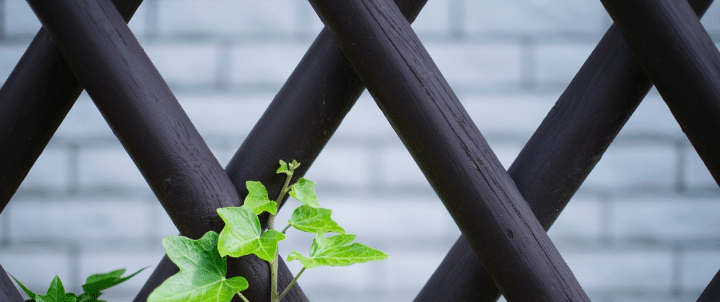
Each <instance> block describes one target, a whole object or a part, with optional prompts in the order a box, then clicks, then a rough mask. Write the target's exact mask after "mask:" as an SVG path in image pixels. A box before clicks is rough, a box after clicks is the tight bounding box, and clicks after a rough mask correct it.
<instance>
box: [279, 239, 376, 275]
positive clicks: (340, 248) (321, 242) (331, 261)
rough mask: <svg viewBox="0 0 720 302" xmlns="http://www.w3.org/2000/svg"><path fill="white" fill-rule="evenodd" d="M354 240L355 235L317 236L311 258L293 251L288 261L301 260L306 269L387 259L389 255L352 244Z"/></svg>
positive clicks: (312, 246) (311, 250)
mask: <svg viewBox="0 0 720 302" xmlns="http://www.w3.org/2000/svg"><path fill="white" fill-rule="evenodd" d="M354 240H355V235H336V236H332V237H330V238H327V237H325V234H316V235H315V239H314V240H313V243H312V245H311V246H310V257H305V256H303V255H302V254H300V253H298V252H296V251H292V252H290V255H288V258H287V259H288V261H293V260H299V261H300V262H301V263H302V264H303V266H305V268H313V267H318V266H348V265H352V264H355V263H363V262H368V261H376V260H383V259H387V257H388V255H387V254H385V253H383V252H381V251H379V250H377V249H374V248H371V247H369V246H366V245H363V244H360V243H352V242H353V241H354ZM350 243H352V244H350Z"/></svg>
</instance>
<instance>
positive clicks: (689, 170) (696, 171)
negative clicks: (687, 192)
mask: <svg viewBox="0 0 720 302" xmlns="http://www.w3.org/2000/svg"><path fill="white" fill-rule="evenodd" d="M683 152H684V153H685V166H684V172H685V181H686V183H687V187H688V188H691V189H692V188H695V189H697V188H701V189H708V188H713V189H717V188H718V184H717V183H716V182H715V179H713V177H712V175H711V174H710V171H709V170H708V168H707V166H705V163H703V161H702V159H700V156H699V155H698V154H697V152H696V151H695V149H694V148H693V147H692V145H690V143H689V142H686V146H685V148H684V150H683Z"/></svg>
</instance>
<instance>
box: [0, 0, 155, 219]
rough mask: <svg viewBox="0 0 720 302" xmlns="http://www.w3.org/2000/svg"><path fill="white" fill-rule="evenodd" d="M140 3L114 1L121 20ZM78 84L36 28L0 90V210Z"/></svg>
mask: <svg viewBox="0 0 720 302" xmlns="http://www.w3.org/2000/svg"><path fill="white" fill-rule="evenodd" d="M141 2H142V0H115V1H114V4H115V6H116V7H117V8H118V10H119V12H120V14H121V15H122V16H123V18H124V19H125V20H126V22H127V21H129V20H130V18H132V15H133V14H134V13H135V10H137V8H138V6H140V3H141ZM81 92H82V86H81V85H80V83H79V82H78V81H77V79H75V75H73V73H72V70H70V67H69V66H68V65H67V64H66V63H65V60H64V59H63V57H62V55H60V53H59V52H58V51H57V50H56V49H55V45H54V44H53V43H52V41H51V40H50V35H49V34H48V32H47V31H46V30H45V29H44V28H42V29H40V31H39V32H38V33H37V35H35V38H34V39H33V40H32V42H31V43H30V46H28V48H27V50H25V53H24V54H23V56H22V58H21V59H20V61H19V62H18V64H17V65H16V66H15V68H14V69H13V71H12V73H10V76H9V77H8V79H7V80H6V81H5V83H4V84H3V85H2V88H0V142H2V144H0V158H2V159H3V160H1V161H0V212H2V210H3V209H4V208H5V206H7V204H8V202H9V201H10V199H11V198H12V196H13V194H15V192H16V191H17V189H18V187H19V186H20V184H21V183H22V181H23V180H24V179H25V176H27V173H28V172H29V171H30V168H31V167H32V165H33V164H34V163H35V161H36V160H37V158H38V156H40V154H41V153H42V151H43V150H44V149H45V146H47V144H48V142H49V141H50V138H51V137H52V136H53V134H55V131H56V130H57V128H58V126H60V123H61V122H62V121H63V119H64V118H65V116H66V115H67V113H68V111H70V108H71V107H72V106H73V104H74V103H75V100H76V99H77V97H78V96H79V95H80V93H81Z"/></svg>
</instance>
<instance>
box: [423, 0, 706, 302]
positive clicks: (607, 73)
mask: <svg viewBox="0 0 720 302" xmlns="http://www.w3.org/2000/svg"><path fill="white" fill-rule="evenodd" d="M711 3H712V0H693V1H691V4H692V5H693V7H694V8H695V11H696V12H697V13H698V15H700V16H702V14H704V13H705V11H706V10H707V8H708V7H709V6H710V4H711ZM651 85H652V82H651V81H650V79H649V78H648V77H647V75H645V73H644V71H643V70H642V68H641V67H640V65H639V64H638V63H637V61H635V58H634V57H633V55H632V52H631V51H630V48H629V46H628V45H627V43H626V42H625V40H624V38H623V36H622V34H621V33H620V31H619V29H618V28H617V26H615V25H613V26H612V27H611V28H610V30H608V32H607V33H606V34H605V36H604V37H603V39H602V40H601V41H600V43H599V44H598V46H597V47H596V48H595V50H594V51H593V52H592V54H591V55H590V57H589V58H588V60H587V61H586V62H585V64H584V65H583V66H582V68H581V69H580V71H579V72H578V74H577V75H576V76H575V78H574V79H573V80H572V82H571V83H570V85H569V86H568V88H567V89H566V90H565V92H564V93H563V94H562V95H561V96H560V98H559V99H558V101H557V103H556V104H555V106H554V107H553V109H552V110H551V111H550V113H549V114H548V116H547V117H546V118H545V120H543V122H542V124H541V125H540V127H539V128H538V129H537V130H536V131H535V133H534V134H533V136H532V137H531V138H530V140H529V141H528V143H527V144H526V145H525V147H524V148H523V150H522V151H521V152H520V154H519V155H518V157H517V159H516V160H515V162H514V163H513V164H512V166H510V169H508V173H510V176H511V177H512V178H513V180H514V181H515V184H516V185H517V187H518V190H519V191H520V193H521V194H522V195H523V196H524V197H525V198H526V200H527V201H528V203H529V204H530V207H531V208H532V210H533V212H534V213H535V215H536V216H537V218H538V220H539V221H540V223H541V224H542V225H543V227H544V228H545V229H546V230H547V229H549V228H550V226H551V225H552V224H553V222H554V221H555V219H556V218H557V217H558V215H559V214H560V212H561V211H562V210H563V208H565V205H567V203H568V201H569V200H570V198H571V197H572V196H573V194H574V193H575V191H576V190H577V189H578V188H579V187H580V185H581V184H582V182H583V181H584V180H585V178H586V177H587V175H588V173H590V171H591V170H592V168H593V167H594V166H595V164H596V163H597V161H598V160H600V157H601V156H602V154H603V153H604V152H605V150H606V148H607V146H608V145H609V144H610V143H611V142H612V140H613V139H614V138H615V136H616V135H617V133H618V132H619V131H620V129H621V128H622V127H623V125H624V124H625V122H626V121H627V120H628V118H629V117H630V115H631V114H632V113H633V111H634V110H635V108H637V106H638V104H639V103H640V101H641V100H642V98H643V97H645V94H646V93H647V92H648V90H649V89H650V87H651ZM499 296H500V292H499V291H498V289H497V288H496V287H495V286H494V284H493V281H492V279H490V277H489V276H488V275H487V273H485V272H484V268H483V267H482V265H480V263H478V261H477V259H476V257H475V256H474V254H473V253H472V250H471V248H470V245H469V244H468V242H467V240H466V239H465V238H464V237H463V236H460V238H458V240H457V242H455V245H453V247H452V249H451V250H450V252H448V254H447V255H446V256H445V259H444V260H443V262H442V263H441V264H440V266H439V267H438V269H437V270H436V271H435V273H434V274H433V275H432V277H431V278H430V280H428V282H427V283H426V285H425V287H423V289H422V290H421V291H420V293H419V294H418V296H417V297H416V298H415V301H440V300H447V301H495V300H497V298H498V297H499Z"/></svg>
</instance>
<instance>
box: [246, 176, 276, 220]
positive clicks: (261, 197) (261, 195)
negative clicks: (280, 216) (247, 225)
mask: <svg viewBox="0 0 720 302" xmlns="http://www.w3.org/2000/svg"><path fill="white" fill-rule="evenodd" d="M245 186H246V187H247V189H248V195H247V197H245V202H244V203H243V205H244V206H247V207H248V208H250V209H251V210H253V212H255V215H260V214H261V213H262V212H269V213H270V214H273V215H275V214H276V213H277V203H275V202H274V201H272V200H270V198H269V197H268V191H267V189H266V188H265V186H264V185H263V184H262V183H260V182H259V181H250V180H248V181H247V182H245Z"/></svg>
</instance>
